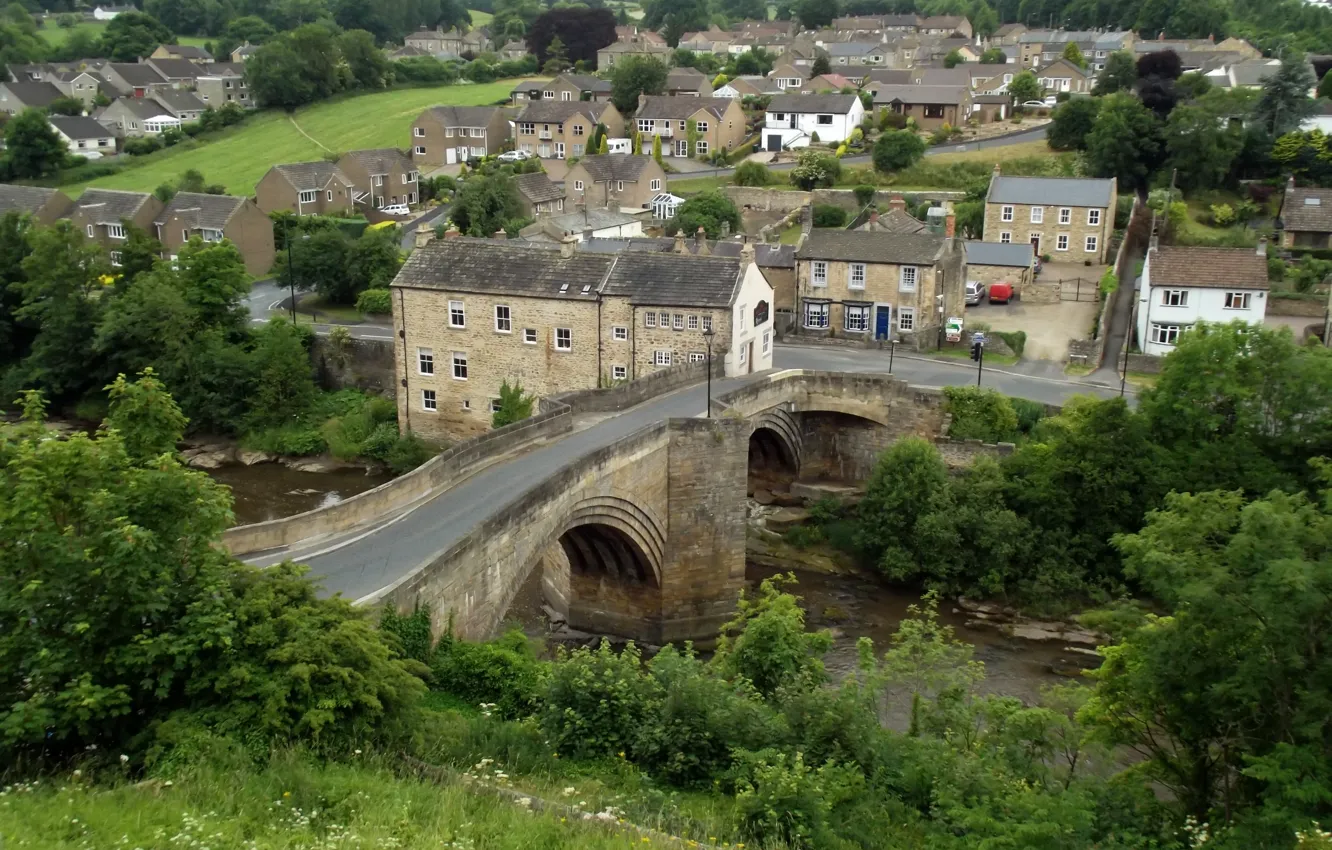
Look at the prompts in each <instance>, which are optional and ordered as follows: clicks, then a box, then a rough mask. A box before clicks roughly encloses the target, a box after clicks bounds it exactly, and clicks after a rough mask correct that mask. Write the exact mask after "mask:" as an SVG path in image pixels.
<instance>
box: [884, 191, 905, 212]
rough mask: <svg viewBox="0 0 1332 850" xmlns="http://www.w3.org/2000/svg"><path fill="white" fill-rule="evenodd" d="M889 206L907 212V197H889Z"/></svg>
mask: <svg viewBox="0 0 1332 850" xmlns="http://www.w3.org/2000/svg"><path fill="white" fill-rule="evenodd" d="M888 206H889V207H892V208H893V209H895V210H898V211H900V212H906V198H904V197H902V196H901V195H893V196H892V197H891V198H889V199H888Z"/></svg>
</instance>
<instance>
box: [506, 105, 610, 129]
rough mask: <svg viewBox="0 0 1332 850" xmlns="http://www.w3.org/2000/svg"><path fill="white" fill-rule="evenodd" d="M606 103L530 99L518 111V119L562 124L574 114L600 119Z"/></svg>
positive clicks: (535, 122)
mask: <svg viewBox="0 0 1332 850" xmlns="http://www.w3.org/2000/svg"><path fill="white" fill-rule="evenodd" d="M607 106H608V104H605V103H594V102H591V101H581V100H543V101H531V102H530V103H528V104H527V106H526V107H525V108H524V109H523V111H522V112H520V113H518V118H517V119H516V120H518V121H527V122H531V123H533V124H562V123H564V122H565V121H568V120H569V119H570V118H572V117H574V116H575V115H584V116H586V117H587V118H589V119H591V120H592V121H600V120H601V115H602V113H604V112H605V111H606V107H607Z"/></svg>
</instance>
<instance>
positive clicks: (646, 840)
mask: <svg viewBox="0 0 1332 850" xmlns="http://www.w3.org/2000/svg"><path fill="white" fill-rule="evenodd" d="M643 843H644V844H647V843H648V837H647V836H646V835H645V836H643Z"/></svg>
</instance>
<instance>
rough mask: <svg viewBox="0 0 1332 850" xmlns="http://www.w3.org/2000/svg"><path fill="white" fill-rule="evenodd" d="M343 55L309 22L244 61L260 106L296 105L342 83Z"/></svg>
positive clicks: (324, 31)
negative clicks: (340, 65)
mask: <svg viewBox="0 0 1332 850" xmlns="http://www.w3.org/2000/svg"><path fill="white" fill-rule="evenodd" d="M112 23H114V21H113V22H112ZM340 59H341V54H340V53H339V51H338V47H337V42H336V41H335V40H334V38H333V36H332V34H331V33H330V32H329V31H328V29H327V28H325V27H323V26H319V25H316V24H306V25H305V26H302V27H300V28H299V29H296V30H292V31H291V32H289V33H285V34H284V35H282V36H280V37H279V38H276V39H274V40H273V41H270V42H269V43H267V44H265V45H263V46H262V47H260V48H259V49H258V50H256V51H255V52H254V55H253V56H251V57H250V58H249V60H247V61H246V63H245V78H246V80H247V82H248V84H249V86H250V90H251V92H253V94H254V96H255V98H256V99H257V100H258V101H259V104H260V105H261V106H275V107H280V108H282V109H295V108H296V107H297V106H302V105H304V104H306V103H312V102H313V101H316V100H322V99H324V98H326V97H328V96H329V95H331V94H333V93H334V92H336V91H338V90H339V89H340V88H341V87H342V84H343V79H342V77H341V76H340V75H339V71H338V63H339V61H340Z"/></svg>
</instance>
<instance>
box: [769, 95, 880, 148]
mask: <svg viewBox="0 0 1332 850" xmlns="http://www.w3.org/2000/svg"><path fill="white" fill-rule="evenodd" d="M864 118H865V105H864V104H863V103H861V102H860V98H859V97H857V96H856V95H853V94H783V95H777V96H776V97H774V98H773V99H772V101H771V102H770V103H769V104H768V110H767V113H766V114H765V116H764V119H763V130H762V131H761V134H760V135H761V136H762V146H763V149H764V150H769V151H779V150H782V149H784V148H803V147H808V146H809V144H810V143H811V142H812V141H813V140H814V136H815V135H817V136H818V141H819V142H822V143H825V144H826V143H828V142H844V141H846V140H847V139H849V138H850V137H851V131H853V130H855V129H856V127H858V126H860V122H861V121H862V120H863V119H864Z"/></svg>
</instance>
